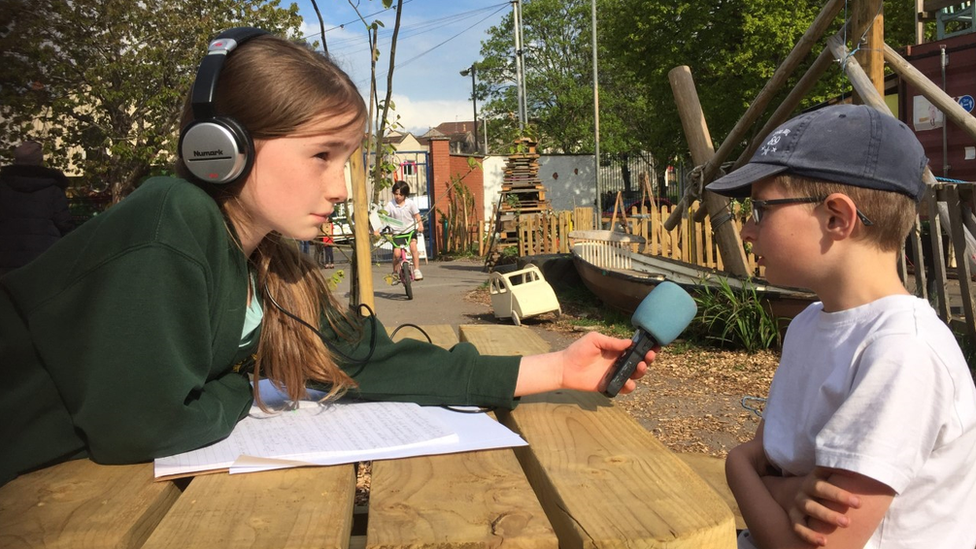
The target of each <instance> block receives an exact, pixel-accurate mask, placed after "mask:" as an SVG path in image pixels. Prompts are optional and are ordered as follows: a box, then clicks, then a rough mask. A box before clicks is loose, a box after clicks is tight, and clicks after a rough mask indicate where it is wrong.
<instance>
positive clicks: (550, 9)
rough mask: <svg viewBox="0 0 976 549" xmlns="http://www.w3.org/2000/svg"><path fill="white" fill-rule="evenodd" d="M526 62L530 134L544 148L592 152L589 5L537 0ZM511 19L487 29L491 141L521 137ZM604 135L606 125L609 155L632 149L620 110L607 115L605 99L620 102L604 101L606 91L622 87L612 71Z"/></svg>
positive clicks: (483, 92) (529, 11) (526, 27)
mask: <svg viewBox="0 0 976 549" xmlns="http://www.w3.org/2000/svg"><path fill="white" fill-rule="evenodd" d="M522 23H523V24H522V26H523V38H524V44H523V52H524V53H523V59H524V66H525V70H524V72H525V90H526V104H527V106H528V121H529V125H530V129H529V132H530V133H535V134H536V135H535V137H536V138H537V139H538V140H539V141H540V143H542V144H543V148H544V149H547V150H553V151H557V152H566V153H575V152H581V151H592V150H593V55H592V51H593V50H592V40H591V34H592V32H591V29H592V26H591V7H590V0H567V1H562V0H531V1H526V2H525V3H524V4H523V8H522ZM512 37H513V30H512V15H511V14H509V15H507V16H506V17H505V18H503V20H502V22H501V24H499V25H498V26H496V27H492V28H490V29H489V30H488V39H487V40H485V41H483V42H482V45H481V55H482V57H483V60H482V61H480V62H478V65H477V66H478V75H479V77H480V79H481V81H480V82H479V83H478V86H477V96H478V99H479V100H481V101H483V102H484V109H483V112H484V114H485V117H486V118H488V119H489V120H490V122H489V123H490V124H491V125H492V126H491V130H490V133H491V134H492V135H496V136H500V139H501V140H502V141H503V142H505V143H512V141H513V140H514V138H515V137H517V136H518V129H517V128H518V118H517V114H516V113H517V112H518V103H517V97H518V95H517V93H518V92H517V89H516V87H515V85H514V82H515V57H514V56H515V51H514V50H515V45H514V40H513V38H512ZM600 79H601V82H600V86H601V95H600V104H601V118H600V124H601V133H604V132H603V131H602V130H603V126H604V125H605V124H606V125H607V128H608V130H607V132H606V133H605V135H601V147H603V146H604V145H603V140H604V137H607V138H608V144H609V145H610V146H609V149H608V150H611V151H612V150H614V149H625V148H627V147H628V146H629V144H628V143H627V142H628V139H627V136H626V135H625V134H621V133H618V132H617V131H616V130H615V129H614V128H615V127H617V126H619V124H617V121H616V120H615V116H616V113H617V112H620V111H621V109H616V108H611V109H609V110H608V111H607V112H608V113H610V114H609V115H608V116H609V118H607V119H604V117H603V109H602V107H603V105H604V101H605V100H606V101H609V102H610V104H614V103H615V102H616V101H617V100H618V98H619V97H620V96H619V95H616V96H614V95H608V96H606V97H605V96H604V95H603V90H604V86H605V85H606V86H611V87H612V83H613V82H614V81H615V75H614V74H612V73H608V74H604V73H603V72H601V73H600Z"/></svg>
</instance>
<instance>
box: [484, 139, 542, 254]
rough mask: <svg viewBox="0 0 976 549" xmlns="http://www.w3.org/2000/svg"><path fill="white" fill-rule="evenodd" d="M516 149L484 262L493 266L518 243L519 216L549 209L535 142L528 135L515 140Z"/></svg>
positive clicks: (504, 182)
mask: <svg viewBox="0 0 976 549" xmlns="http://www.w3.org/2000/svg"><path fill="white" fill-rule="evenodd" d="M515 150H516V152H515V153H514V154H512V155H510V156H509V157H508V163H507V164H506V166H505V176H504V179H503V180H502V190H501V194H500V195H499V197H498V203H497V205H496V206H495V220H494V234H493V238H492V241H491V244H490V246H489V249H488V253H487V255H486V257H485V266H486V267H487V268H488V269H489V270H490V269H491V268H492V267H493V266H494V265H495V263H497V261H498V258H499V257H500V256H501V255H502V254H503V253H504V250H505V249H506V248H510V247H513V246H518V244H519V235H518V216H519V215H521V214H523V213H540V212H548V211H549V210H550V209H551V206H550V204H549V201H548V200H546V188H545V187H544V186H543V185H542V180H541V179H540V178H539V154H538V153H537V152H536V142H535V141H533V140H532V139H530V138H528V137H522V138H519V139H516V140H515Z"/></svg>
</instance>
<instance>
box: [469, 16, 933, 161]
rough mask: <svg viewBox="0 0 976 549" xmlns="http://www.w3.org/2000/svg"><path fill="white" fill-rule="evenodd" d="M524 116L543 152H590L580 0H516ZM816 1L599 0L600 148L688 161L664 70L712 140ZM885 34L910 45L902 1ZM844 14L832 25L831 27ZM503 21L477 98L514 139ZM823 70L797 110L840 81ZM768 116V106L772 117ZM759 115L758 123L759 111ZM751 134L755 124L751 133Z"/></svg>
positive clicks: (838, 90)
mask: <svg viewBox="0 0 976 549" xmlns="http://www.w3.org/2000/svg"><path fill="white" fill-rule="evenodd" d="M524 2H525V3H524V6H523V12H522V13H523V27H524V35H525V43H526V45H525V46H524V49H525V72H526V92H527V96H528V105H529V120H530V122H531V124H532V126H533V127H534V131H536V132H537V134H538V136H537V137H538V138H539V139H540V142H541V143H543V145H542V146H543V147H544V148H546V149H549V150H558V151H563V152H583V151H592V150H593V92H592V85H593V84H592V74H593V72H592V49H591V48H592V45H591V39H590V35H591V21H590V18H591V4H590V0H567V1H565V2H562V1H557V0H524ZM823 4H824V2H823V0H799V1H797V0H712V1H710V2H694V1H678V2H647V1H645V0H598V5H597V7H598V14H597V16H598V22H597V31H598V35H599V37H598V44H597V45H598V50H599V51H598V54H599V64H600V70H599V75H600V82H599V93H600V148H601V151H602V152H609V153H627V152H636V151H650V152H652V153H653V154H654V156H656V157H657V158H672V157H676V156H677V157H682V158H683V157H687V152H686V151H687V144H686V141H685V138H684V134H683V131H682V129H681V123H680V120H679V118H678V114H677V109H676V107H675V102H674V96H673V94H672V91H671V87H670V84H669V82H668V77H667V73H668V71H670V70H671V69H672V68H674V67H676V66H679V65H689V66H690V67H691V69H692V72H693V74H694V76H695V81H696V86H697V88H698V93H699V96H700V99H701V102H702V106H703V109H704V111H705V116H706V119H707V121H708V125H709V130H710V132H711V135H712V138H713V139H714V140H715V141H716V143H721V141H722V139H724V137H725V136H726V135H728V133H729V132H730V131H731V129H732V128H733V127H734V125H735V123H736V122H737V121H738V119H739V118H740V117H741V116H742V114H744V113H745V110H746V109H747V108H748V106H749V104H750V103H751V102H752V101H753V100H754V99H755V98H756V96H757V95H758V93H759V91H760V90H761V89H762V88H763V86H764V85H765V84H766V82H767V81H768V80H769V79H770V77H772V75H773V73H774V72H775V70H776V68H777V67H778V66H779V65H780V64H781V63H782V62H783V60H785V59H786V57H787V55H789V53H790V51H791V50H792V49H793V47H794V45H795V44H796V43H797V41H798V39H799V38H800V37H801V36H802V35H803V33H804V32H806V30H807V28H808V27H809V26H810V24H811V23H812V22H813V20H814V19H815V17H816V16H817V14H818V13H819V12H820V10H821V9H822V8H823ZM884 4H885V8H886V9H887V10H889V11H890V13H887V14H886V19H885V26H886V29H885V35H886V41H887V42H888V43H889V44H890V45H892V46H896V47H897V46H900V45H904V44H908V43H911V42H912V33H913V32H914V31H913V14H912V13H911V12H912V7H911V6H910V5H909V4H910V3H906V2H895V1H886V2H884ZM842 19H843V14H842V15H841V16H840V17H838V20H837V21H836V22H835V24H834V25H833V27H832V28H833V29H839V28H840V25H841V22H842ZM512 32H513V31H512V18H511V16H508V17H506V18H505V19H504V20H503V21H502V23H501V24H500V25H498V26H497V27H493V28H491V29H489V31H488V35H489V37H488V39H487V40H485V41H483V42H482V49H481V54H482V56H483V58H484V59H483V60H482V61H480V62H479V63H478V74H479V76H480V77H481V82H480V83H479V86H478V91H477V96H478V99H479V100H481V101H483V102H484V104H485V107H484V112H485V113H486V116H488V117H491V118H492V121H491V122H490V123H492V128H491V134H492V135H496V136H503V137H502V139H503V140H504V141H506V142H509V143H510V142H511V139H512V138H513V137H515V135H516V133H517V130H516V121H515V116H514V114H513V113H515V112H517V107H516V105H517V103H516V89H515V87H514V86H513V85H512V83H513V82H514V81H515V64H514V41H513V39H512ZM824 43H825V41H823V40H821V43H820V44H819V45H818V46H815V47H814V53H813V54H811V55H810V56H809V58H808V59H806V60H805V62H804V63H803V64H802V65H801V67H800V68H799V69H798V70H797V71H796V73H795V74H794V75H793V77H792V78H791V79H790V81H789V83H788V84H787V86H786V87H785V88H784V90H783V91H782V92H781V94H780V97H779V98H778V99H776V100H774V103H773V104H774V105H775V104H778V102H779V100H781V99H782V98H783V97H785V94H786V93H788V91H789V89H790V88H791V87H792V85H793V84H795V83H796V81H797V80H799V78H800V77H801V76H802V75H803V73H804V72H805V70H806V68H807V67H809V65H810V64H812V62H813V60H814V59H815V58H816V54H818V53H819V52H820V50H821V49H822V47H823V44H824ZM845 80H846V79H845V77H844V76H843V75H842V74H841V72H840V71H838V70H832V71H828V73H827V74H826V75H825V76H824V78H823V79H822V80H821V82H820V83H819V85H818V86H817V87H816V88H815V89H814V91H813V92H812V93H811V94H809V95H808V97H807V98H806V100H805V101H804V103H803V107H809V106H811V105H814V104H816V103H818V102H821V101H824V100H826V99H828V98H832V97H835V96H838V95H841V94H842V93H844V92H845V91H846V90H849V86H848V85H847V84H846V83H845ZM771 112H772V110H770V113H771ZM770 113H767V116H768V114H770ZM759 128H761V125H760V124H757V125H756V128H754V131H758V129H759Z"/></svg>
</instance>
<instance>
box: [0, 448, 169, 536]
mask: <svg viewBox="0 0 976 549" xmlns="http://www.w3.org/2000/svg"><path fill="white" fill-rule="evenodd" d="M152 479H153V468H152V464H151V463H142V464H138V465H116V466H109V465H97V464H95V463H93V462H91V461H90V460H87V459H79V460H74V461H69V462H66V463H62V464H59V465H55V466H53V467H48V468H45V469H41V470H39V471H35V472H33V473H30V474H28V475H24V476H21V477H18V478H16V479H14V480H13V481H11V482H10V483H8V484H6V485H5V486H3V488H0V547H4V548H7V549H14V548H19V547H48V548H57V547H66V548H68V547H70V548H72V549H82V548H86V547H139V546H140V545H142V543H143V542H144V541H145V540H146V538H147V537H149V535H150V533H151V532H152V531H153V528H155V527H156V525H157V524H158V523H159V521H160V520H162V518H163V516H164V515H165V514H166V512H167V510H169V508H170V506H171V505H172V504H173V502H175V501H176V500H177V498H178V497H179V496H180V491H179V489H178V488H177V487H176V486H175V485H174V484H173V483H172V482H153V481H152Z"/></svg>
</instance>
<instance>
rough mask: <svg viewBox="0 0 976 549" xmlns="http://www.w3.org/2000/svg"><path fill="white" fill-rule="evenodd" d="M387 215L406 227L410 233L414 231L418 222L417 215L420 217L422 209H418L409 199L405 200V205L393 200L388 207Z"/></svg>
mask: <svg viewBox="0 0 976 549" xmlns="http://www.w3.org/2000/svg"><path fill="white" fill-rule="evenodd" d="M386 212H387V215H388V216H390V217H392V218H393V219H396V220H397V221H400V222H402V223H403V225H404V227H406V229H405V231H410V230H411V229H414V228H415V226H416V224H417V222H416V218H414V216H415V215H420V209H419V208H417V204H416V203H414V201H413V200H410V199H409V198H405V199H404V200H403V204H399V205H398V204H397V203H396V200H391V201H390V202H389V203H388V204H387V205H386Z"/></svg>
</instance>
